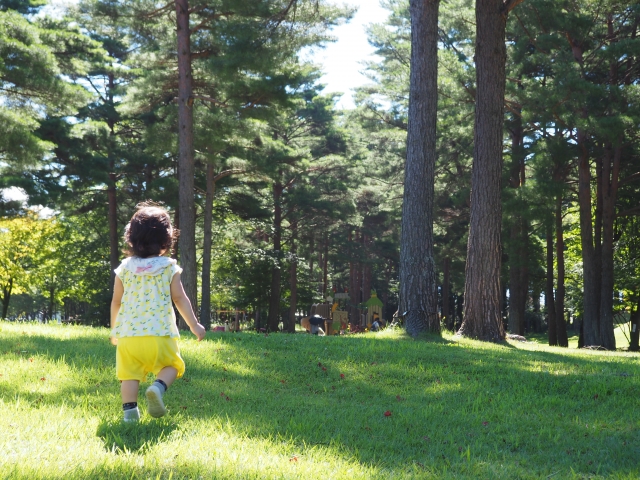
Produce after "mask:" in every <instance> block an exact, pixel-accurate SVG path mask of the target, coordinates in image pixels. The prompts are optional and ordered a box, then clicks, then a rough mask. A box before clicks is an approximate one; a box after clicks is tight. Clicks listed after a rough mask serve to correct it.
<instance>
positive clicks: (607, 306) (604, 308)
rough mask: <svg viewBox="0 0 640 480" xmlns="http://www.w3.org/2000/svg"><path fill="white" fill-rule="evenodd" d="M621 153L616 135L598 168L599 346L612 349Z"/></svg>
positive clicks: (620, 143) (613, 341) (613, 345)
mask: <svg viewBox="0 0 640 480" xmlns="http://www.w3.org/2000/svg"><path fill="white" fill-rule="evenodd" d="M621 155H622V138H619V139H618V141H617V142H616V146H615V148H614V147H613V145H612V144H610V143H609V144H608V145H607V146H606V148H605V158H604V162H603V168H602V181H603V185H602V254H601V262H602V268H601V272H602V278H601V284H600V337H601V339H602V346H603V347H604V348H606V349H607V350H615V349H616V339H615V336H614V332H613V283H614V274H613V243H614V241H613V235H614V221H615V204H616V199H617V194H618V177H619V171H620V157H621Z"/></svg>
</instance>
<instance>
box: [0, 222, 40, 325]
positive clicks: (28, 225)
mask: <svg viewBox="0 0 640 480" xmlns="http://www.w3.org/2000/svg"><path fill="white" fill-rule="evenodd" d="M47 227H48V221H46V220H38V218H37V215H36V214H35V213H33V212H28V213H27V215H26V216H24V217H14V218H3V219H0V295H1V297H2V317H1V318H7V311H8V310H9V302H10V301H11V295H13V294H15V293H20V292H23V291H28V290H29V288H30V285H31V281H32V280H33V278H34V277H35V273H36V270H37V268H38V258H39V256H40V255H41V253H42V247H43V246H44V244H45V243H46V242H45V238H44V237H45V232H46V230H47Z"/></svg>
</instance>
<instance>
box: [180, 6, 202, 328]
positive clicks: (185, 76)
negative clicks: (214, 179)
mask: <svg viewBox="0 0 640 480" xmlns="http://www.w3.org/2000/svg"><path fill="white" fill-rule="evenodd" d="M175 5H176V27H177V37H178V170H179V174H178V182H179V197H178V204H179V206H178V208H179V210H180V241H179V246H180V263H181V265H182V267H183V269H184V270H183V272H182V275H181V278H182V284H183V286H184V291H185V293H186V294H187V297H188V298H189V300H190V301H191V305H192V306H193V310H194V311H195V312H197V311H198V307H197V303H198V302H197V296H198V294H197V280H196V278H197V272H196V269H197V265H196V209H195V199H194V196H193V192H194V174H195V166H194V151H193V110H192V106H193V95H192V73H191V34H190V31H189V2H188V0H175ZM179 326H180V328H182V329H187V328H188V325H187V324H186V322H185V321H184V320H183V319H182V318H180V321H179Z"/></svg>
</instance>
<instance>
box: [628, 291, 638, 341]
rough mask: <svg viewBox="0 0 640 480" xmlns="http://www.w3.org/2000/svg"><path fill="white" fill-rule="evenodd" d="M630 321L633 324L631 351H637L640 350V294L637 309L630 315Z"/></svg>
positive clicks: (631, 329)
mask: <svg viewBox="0 0 640 480" xmlns="http://www.w3.org/2000/svg"><path fill="white" fill-rule="evenodd" d="M629 322H630V324H631V328H630V329H629V332H630V333H629V335H630V338H629V351H630V352H637V351H638V350H640V295H639V296H638V302H637V303H636V308H635V310H633V311H632V312H631V315H630V316H629Z"/></svg>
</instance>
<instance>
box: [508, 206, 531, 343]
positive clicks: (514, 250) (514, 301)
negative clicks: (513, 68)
mask: <svg viewBox="0 0 640 480" xmlns="http://www.w3.org/2000/svg"><path fill="white" fill-rule="evenodd" d="M523 223H524V221H523V219H522V218H520V217H519V216H518V215H516V218H515V219H514V224H513V225H512V227H511V255H509V331H510V332H511V333H515V334H516V335H524V312H525V309H526V304H527V293H528V275H527V273H526V269H527V267H526V265H525V264H524V262H526V261H527V258H526V247H525V246H524V245H523V243H524V242H523V239H522V237H523V233H522V229H523ZM523 254H524V255H523ZM525 281H526V283H525Z"/></svg>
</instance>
